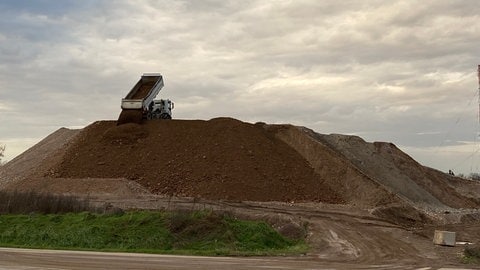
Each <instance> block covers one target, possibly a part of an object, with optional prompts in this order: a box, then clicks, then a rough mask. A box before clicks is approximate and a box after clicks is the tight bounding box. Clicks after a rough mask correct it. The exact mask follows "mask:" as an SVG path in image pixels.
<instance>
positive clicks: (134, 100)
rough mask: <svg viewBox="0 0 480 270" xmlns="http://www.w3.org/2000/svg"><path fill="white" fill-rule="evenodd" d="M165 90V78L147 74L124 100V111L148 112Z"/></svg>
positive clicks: (157, 74) (156, 74) (155, 74)
mask: <svg viewBox="0 0 480 270" xmlns="http://www.w3.org/2000/svg"><path fill="white" fill-rule="evenodd" d="M162 88H163V77H162V75H160V74H159V73H145V74H143V75H142V77H141V78H140V80H139V81H138V82H137V84H135V86H134V87H133V88H132V90H130V92H128V94H127V96H126V97H125V98H123V99H122V109H123V110H147V108H148V106H149V105H150V103H151V102H152V101H153V100H154V99H155V97H156V96H157V95H158V93H159V92H160V90H162Z"/></svg>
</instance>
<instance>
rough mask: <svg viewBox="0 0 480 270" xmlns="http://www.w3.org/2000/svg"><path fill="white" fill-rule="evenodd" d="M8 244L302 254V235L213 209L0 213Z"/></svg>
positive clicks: (0, 241)
mask: <svg viewBox="0 0 480 270" xmlns="http://www.w3.org/2000/svg"><path fill="white" fill-rule="evenodd" d="M0 245H1V246H4V247H26V248H48V249H77V250H103V251H125V252H148V253H168V254H195V255H280V254H286V253H288V254H292V253H293V254H295V253H303V252H305V251H306V249H307V247H306V245H305V243H304V242H303V241H302V240H291V239H287V238H285V237H282V236H281V235H280V234H279V233H277V232H276V231H275V230H274V229H273V228H272V227H271V226H269V225H268V224H266V223H265V222H258V221H244V220H237V219H235V218H233V217H229V216H224V215H217V214H215V213H213V212H193V213H185V212H150V211H140V212H126V213H123V214H118V215H105V214H103V215H101V214H92V213H88V212H83V213H68V214H48V215H41V214H31V215H11V214H8V215H0Z"/></svg>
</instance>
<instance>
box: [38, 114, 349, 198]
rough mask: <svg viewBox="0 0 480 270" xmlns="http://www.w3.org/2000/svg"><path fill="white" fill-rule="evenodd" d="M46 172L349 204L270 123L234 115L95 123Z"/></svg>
mask: <svg viewBox="0 0 480 270" xmlns="http://www.w3.org/2000/svg"><path fill="white" fill-rule="evenodd" d="M47 176H53V177H60V178H121V177H126V178H127V179H130V180H134V181H136V182H138V183H140V184H141V185H143V186H145V187H147V188H148V189H149V190H150V191H152V192H154V193H159V194H170V195H179V196H198V197H203V198H208V199H229V200H255V201H321V202H328V203H342V202H343V199H342V198H341V197H340V196H339V195H338V194H337V192H336V191H335V190H334V189H333V188H331V187H330V186H329V185H327V184H325V179H324V178H323V177H320V176H319V175H318V174H316V173H315V171H314V169H313V168H312V167H311V166H310V164H309V163H308V162H307V161H306V160H305V159H304V158H303V157H302V156H301V155H300V154H299V153H298V152H297V151H295V150H294V149H293V148H291V147H289V146H288V145H287V144H286V143H285V142H283V141H282V140H280V139H278V138H276V137H275V135H274V134H273V133H272V132H269V131H268V130H266V129H265V128H264V127H263V125H260V124H258V125H253V124H248V123H243V122H240V121H238V120H234V119H230V118H217V119H212V120H210V121H185V120H172V121H161V120H158V121H155V120H152V121H146V122H145V123H144V124H142V125H138V124H132V123H130V124H124V125H120V126H117V125H116V122H114V121H101V122H95V123H93V124H92V125H90V126H88V127H86V128H85V129H84V130H83V131H82V133H81V134H79V136H78V137H77V138H76V140H75V141H74V142H73V143H72V145H71V146H70V147H69V149H68V150H67V152H66V154H65V156H64V158H63V161H62V162H61V163H59V164H58V166H56V167H54V168H53V169H52V170H51V172H49V173H48V174H47Z"/></svg>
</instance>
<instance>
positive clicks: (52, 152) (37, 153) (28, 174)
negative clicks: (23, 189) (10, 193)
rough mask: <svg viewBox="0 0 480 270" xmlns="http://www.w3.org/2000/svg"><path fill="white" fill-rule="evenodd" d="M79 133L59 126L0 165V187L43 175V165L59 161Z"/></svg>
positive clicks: (14, 184)
mask: <svg viewBox="0 0 480 270" xmlns="http://www.w3.org/2000/svg"><path fill="white" fill-rule="evenodd" d="M79 133H80V130H78V129H77V130H72V129H67V128H61V129H59V130H57V131H55V132H54V133H52V134H50V135H49V136H47V137H46V138H45V139H43V140H42V141H41V142H39V143H37V144H36V145H34V146H32V147H31V148H30V149H28V150H27V151H25V152H24V153H22V154H20V155H19V156H17V157H16V158H14V159H13V160H11V161H10V162H8V163H7V164H5V165H4V166H0V189H3V188H6V187H7V186H9V185H10V186H18V183H19V182H20V181H22V180H24V179H27V178H32V177H35V176H38V175H43V174H44V171H43V169H44V168H45V167H44V166H43V165H44V164H56V163H58V162H60V161H61V158H62V154H63V151H64V150H65V148H67V147H68V144H69V143H70V142H71V141H72V140H73V139H74V138H75V136H77V135H78V134H79ZM39 170H41V172H39Z"/></svg>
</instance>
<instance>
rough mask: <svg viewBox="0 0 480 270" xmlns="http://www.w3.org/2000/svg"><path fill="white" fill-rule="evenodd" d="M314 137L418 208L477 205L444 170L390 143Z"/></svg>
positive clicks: (340, 136) (326, 136)
mask: <svg viewBox="0 0 480 270" xmlns="http://www.w3.org/2000/svg"><path fill="white" fill-rule="evenodd" d="M315 138H316V139H317V140H318V141H319V142H321V143H323V144H325V145H328V146H329V147H330V148H331V149H333V150H334V151H335V152H337V153H339V154H341V155H343V156H344V157H345V158H346V159H347V160H349V161H350V162H351V163H352V164H353V165H354V166H355V167H356V168H357V169H358V170H359V171H361V172H363V173H364V174H365V175H368V177H369V178H371V179H372V180H373V181H375V182H377V183H378V184H380V185H381V186H382V187H384V188H385V189H386V190H388V191H390V192H391V193H394V194H396V195H397V196H398V197H400V198H401V199H403V200H406V201H408V202H409V203H410V204H413V205H415V206H416V207H420V208H432V207H433V208H435V209H445V210H447V209H448V208H449V207H452V208H472V207H477V206H478V205H479V204H478V200H474V199H471V198H466V197H465V196H463V195H462V194H460V193H458V192H457V191H456V190H455V188H453V187H452V186H451V185H450V184H449V182H448V180H447V178H448V177H446V175H445V174H444V173H441V172H438V171H436V170H433V169H431V168H428V167H425V166H422V165H421V164H419V163H418V162H416V161H415V160H414V159H412V158H411V157H410V156H408V155H407V154H405V153H404V152H402V151H401V150H400V149H398V148H397V147H396V146H395V145H394V144H392V143H384V142H374V143H367V142H365V141H364V140H363V139H361V138H360V137H357V136H347V135H339V134H334V135H322V134H316V136H315Z"/></svg>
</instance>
